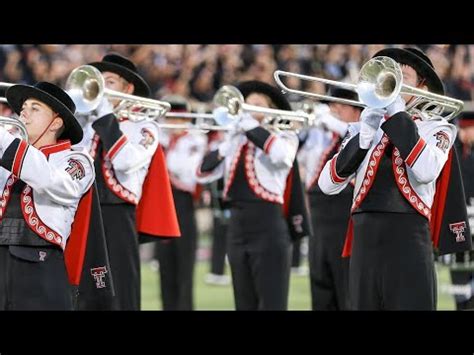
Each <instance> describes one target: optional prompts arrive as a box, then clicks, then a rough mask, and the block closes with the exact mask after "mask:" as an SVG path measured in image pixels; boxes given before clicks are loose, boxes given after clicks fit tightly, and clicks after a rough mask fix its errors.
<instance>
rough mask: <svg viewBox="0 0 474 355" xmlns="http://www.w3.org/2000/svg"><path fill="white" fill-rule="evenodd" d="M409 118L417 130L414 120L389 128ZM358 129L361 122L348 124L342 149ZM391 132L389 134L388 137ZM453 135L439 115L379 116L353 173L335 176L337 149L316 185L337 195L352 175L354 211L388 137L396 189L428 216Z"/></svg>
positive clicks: (336, 173)
mask: <svg viewBox="0 0 474 355" xmlns="http://www.w3.org/2000/svg"><path fill="white" fill-rule="evenodd" d="M396 116H398V117H396ZM408 121H411V122H414V124H415V125H416V129H410V128H409V127H410V125H413V123H409V124H408V125H407V129H400V128H401V127H398V131H399V132H396V131H397V130H392V129H393V128H394V125H405V124H407V123H408ZM382 128H383V129H382ZM359 130H360V123H355V124H350V128H349V132H348V135H347V136H346V139H345V140H344V142H343V143H342V146H341V150H342V149H345V148H346V147H347V146H348V145H349V142H350V141H351V140H352V139H357V140H358V139H359V135H358V132H359ZM394 132H396V133H394ZM413 132H415V133H413ZM390 134H391V135H392V136H391V137H390V139H389V135H390ZM413 134H414V135H413ZM410 137H416V139H415V140H413V139H412V143H408V145H406V144H405V142H408V141H409V140H410ZM455 137H456V127H455V126H454V125H452V124H450V123H449V122H447V121H446V120H444V119H442V118H435V119H431V120H420V119H415V120H414V121H412V120H411V118H410V117H409V115H408V114H407V113H405V112H402V113H398V114H396V115H394V116H393V117H392V118H390V119H389V120H387V121H386V120H385V119H382V121H381V125H380V127H379V129H378V131H377V132H376V134H375V137H374V139H373V141H372V144H371V146H370V147H369V150H368V152H367V154H366V155H365V158H364V159H363V160H362V163H361V164H360V165H359V167H358V168H357V170H356V171H355V172H354V173H353V174H352V175H350V176H345V177H341V176H339V175H338V172H337V169H336V162H337V159H338V157H339V155H340V153H341V151H339V153H338V154H336V155H335V156H334V157H333V158H332V159H331V160H330V161H328V162H327V163H326V165H325V166H324V169H323V171H322V173H321V176H320V178H319V182H318V183H319V187H320V188H321V190H322V191H323V192H324V193H326V194H328V195H333V194H337V193H339V192H341V191H342V190H343V189H344V188H345V187H346V186H347V184H348V183H349V182H350V181H351V180H352V178H353V177H355V188H354V199H353V206H352V210H353V211H354V210H355V209H356V208H357V207H358V206H359V205H360V204H361V202H362V200H363V199H364V197H365V196H366V195H367V193H368V192H369V190H370V188H371V186H372V183H373V180H374V178H375V177H376V173H377V168H378V165H379V162H380V159H381V157H382V156H383V152H384V150H385V148H386V146H387V144H388V143H389V141H390V140H391V141H392V142H393V143H394V149H393V154H392V164H393V172H394V176H395V181H396V183H397V185H398V188H399V190H400V192H401V193H402V195H403V196H404V197H405V198H406V199H407V201H408V202H409V203H410V204H411V205H412V206H413V207H414V208H415V210H416V211H417V212H418V213H420V214H421V215H423V216H425V217H427V218H428V219H430V217H431V206H432V203H433V199H434V194H435V190H436V179H437V178H438V176H439V175H440V173H441V171H442V169H443V167H444V164H445V163H446V161H447V159H448V154H449V150H450V148H451V146H452V145H453V143H454V140H455ZM395 141H397V143H396V142H395ZM354 143H356V142H354ZM357 147H358V141H357ZM407 147H409V148H408V149H404V151H401V150H402V148H407Z"/></svg>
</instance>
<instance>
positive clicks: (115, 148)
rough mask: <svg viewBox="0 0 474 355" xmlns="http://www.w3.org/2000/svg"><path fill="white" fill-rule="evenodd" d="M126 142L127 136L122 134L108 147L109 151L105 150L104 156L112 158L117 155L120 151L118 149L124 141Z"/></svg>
mask: <svg viewBox="0 0 474 355" xmlns="http://www.w3.org/2000/svg"><path fill="white" fill-rule="evenodd" d="M127 142H128V138H127V136H126V135H125V134H123V135H122V137H120V138H119V139H118V140H117V141H116V142H115V143H114V145H113V146H112V147H111V148H110V149H109V151H108V152H107V154H106V155H105V157H106V158H108V159H110V160H112V159H113V158H114V157H115V156H116V155H117V153H118V152H119V151H120V149H122V148H123V146H124V145H125V143H127Z"/></svg>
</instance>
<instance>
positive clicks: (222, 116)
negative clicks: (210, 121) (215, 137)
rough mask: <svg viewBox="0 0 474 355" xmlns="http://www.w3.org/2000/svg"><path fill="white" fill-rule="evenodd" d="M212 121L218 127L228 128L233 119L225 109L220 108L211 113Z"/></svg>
mask: <svg viewBox="0 0 474 355" xmlns="http://www.w3.org/2000/svg"><path fill="white" fill-rule="evenodd" d="M212 115H213V117H214V120H215V121H216V123H217V124H218V125H219V126H228V125H230V124H231V123H232V122H234V121H235V117H234V116H232V115H231V114H230V113H229V110H228V109H227V108H226V107H223V106H220V107H217V108H215V109H214V110H213V111H212Z"/></svg>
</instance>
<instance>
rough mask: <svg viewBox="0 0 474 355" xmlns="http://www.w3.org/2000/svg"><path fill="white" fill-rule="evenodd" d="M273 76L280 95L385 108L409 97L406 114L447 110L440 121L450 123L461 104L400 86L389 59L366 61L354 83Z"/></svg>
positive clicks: (282, 73) (396, 68) (428, 115)
mask: <svg viewBox="0 0 474 355" xmlns="http://www.w3.org/2000/svg"><path fill="white" fill-rule="evenodd" d="M281 76H286V77H296V78H299V79H302V80H308V81H316V82H321V83H324V84H327V85H334V86H337V87H340V88H343V89H347V90H352V91H355V92H357V93H358V94H359V98H360V101H355V100H349V99H342V98H337V97H332V96H328V95H323V94H316V93H311V92H307V91H302V90H295V89H290V88H289V87H287V86H286V85H285V84H283V82H282V80H281V79H280V77H281ZM273 77H274V79H275V81H276V83H277V85H278V86H279V87H280V88H281V89H282V90H283V92H290V93H294V94H297V95H302V96H306V97H312V98H315V99H318V100H326V101H332V102H339V103H343V104H347V105H353V106H359V107H373V108H385V107H387V106H388V105H390V104H391V103H392V102H394V101H395V100H396V98H397V97H398V95H400V94H407V95H411V96H414V97H415V98H416V99H415V100H413V102H410V103H409V104H408V105H407V108H406V110H407V112H409V113H410V114H415V113H420V114H422V115H423V116H424V117H425V118H427V119H431V118H434V117H435V116H441V115H442V114H443V112H444V111H445V110H450V111H451V112H450V113H449V114H448V115H447V116H444V117H443V118H444V119H446V120H451V119H452V118H454V117H455V116H456V115H457V114H458V113H459V112H461V111H462V109H463V107H464V102H463V101H461V100H457V99H454V98H451V97H448V96H444V95H439V94H435V93H432V92H429V91H426V90H421V89H417V88H414V87H412V86H408V85H405V84H403V74H402V70H401V68H400V65H399V64H398V63H397V62H396V61H395V60H393V59H392V58H390V57H382V56H381V57H375V58H372V59H371V60H369V61H368V62H366V63H365V64H364V65H363V66H362V68H361V70H360V72H359V80H358V83H357V84H350V83H343V82H339V81H335V80H329V79H323V78H320V77H314V76H308V75H302V74H296V73H291V72H287V71H282V70H276V71H275V72H274V73H273Z"/></svg>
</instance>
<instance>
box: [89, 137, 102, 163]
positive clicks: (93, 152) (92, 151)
mask: <svg viewBox="0 0 474 355" xmlns="http://www.w3.org/2000/svg"><path fill="white" fill-rule="evenodd" d="M99 142H100V137H99V135H98V134H97V133H94V136H93V137H92V143H91V148H90V151H89V154H90V156H91V157H92V159H95V156H96V155H97V148H98V147H99Z"/></svg>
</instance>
